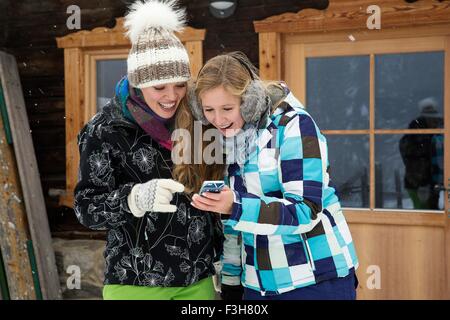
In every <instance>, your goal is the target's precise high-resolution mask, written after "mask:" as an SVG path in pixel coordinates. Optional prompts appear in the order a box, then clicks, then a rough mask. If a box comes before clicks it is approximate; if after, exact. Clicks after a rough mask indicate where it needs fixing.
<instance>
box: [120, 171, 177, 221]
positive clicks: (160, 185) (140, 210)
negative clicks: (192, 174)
mask: <svg viewBox="0 0 450 320" xmlns="http://www.w3.org/2000/svg"><path fill="white" fill-rule="evenodd" d="M183 191H184V186H183V185H182V184H181V183H179V182H177V181H175V180H172V179H152V180H150V181H148V182H146V183H138V184H136V185H135V186H134V187H133V188H132V189H131V192H130V194H129V195H128V199H127V200H128V207H129V208H130V211H131V213H132V214H133V215H134V216H135V217H138V218H140V217H142V216H144V214H145V213H146V212H147V211H151V212H175V211H177V207H176V206H174V205H172V204H170V201H172V198H173V193H175V192H183Z"/></svg>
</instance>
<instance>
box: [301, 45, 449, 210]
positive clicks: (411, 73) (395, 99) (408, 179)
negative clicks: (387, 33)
mask: <svg viewBox="0 0 450 320" xmlns="http://www.w3.org/2000/svg"><path fill="white" fill-rule="evenodd" d="M372 58H373V62H374V63H373V70H371V67H370V66H371V63H370V59H371V55H356V56H355V55H353V56H339V57H333V56H331V57H309V58H307V59H306V106H307V109H308V111H309V112H310V114H311V115H312V116H313V118H314V119H315V120H316V122H317V124H318V126H319V128H320V129H321V130H322V131H323V132H324V134H325V135H326V136H327V140H328V145H329V153H330V165H331V172H332V175H331V177H332V184H333V185H334V186H335V188H336V190H337V192H338V195H339V197H340V199H341V202H342V205H343V206H345V207H352V208H370V202H369V201H368V200H369V192H370V187H369V184H370V178H369V175H370V174H369V170H370V165H371V163H370V159H373V161H372V166H373V167H374V173H375V174H374V182H375V183H374V188H373V190H372V192H373V193H374V199H375V203H374V206H375V208H381V209H417V210H443V209H444V203H443V191H442V189H443V186H444V177H443V145H444V141H443V140H444V136H443V131H442V128H443V125H444V121H443V111H444V108H443V101H444V52H443V51H434V52H407V53H395V54H373V55H372ZM371 77H372V80H371ZM371 81H372V82H373V84H374V86H373V92H372V93H373V96H374V110H373V113H372V114H370V110H369V109H370V93H371V92H370V91H371V85H370V84H371ZM371 122H372V123H373V124H374V129H373V130H370V123H371ZM424 130H425V131H424ZM370 140H373V142H374V149H373V151H372V152H371V151H370ZM371 153H372V154H371ZM371 156H372V157H371Z"/></svg>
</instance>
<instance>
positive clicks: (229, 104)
mask: <svg viewBox="0 0 450 320" xmlns="http://www.w3.org/2000/svg"><path fill="white" fill-rule="evenodd" d="M233 106H234V104H232V103H228V104H223V105H221V106H218V107H219V108H220V107H222V108H223V107H233ZM203 108H212V107H210V106H203Z"/></svg>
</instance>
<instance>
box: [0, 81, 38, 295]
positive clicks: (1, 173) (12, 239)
mask: <svg viewBox="0 0 450 320" xmlns="http://www.w3.org/2000/svg"><path fill="white" fill-rule="evenodd" d="M2 88H3V85H1V86H0V108H1V109H2V111H3V110H4V112H2V116H1V119H0V163H1V166H0V181H1V184H2V186H3V187H2V192H1V196H0V255H2V257H0V263H1V261H2V260H3V266H0V268H4V269H2V270H4V272H5V274H4V276H5V279H0V281H1V280H3V281H5V282H7V283H8V287H9V288H8V289H9V298H10V299H13V300H19V299H20V300H22V299H26V300H28V299H35V298H36V293H35V290H34V283H33V277H32V271H31V267H30V266H31V264H30V259H29V256H28V252H27V240H28V237H29V235H28V227H27V222H26V221H27V218H26V211H25V207H24V205H23V201H22V199H23V196H22V190H21V188H20V182H19V175H18V173H17V164H16V160H15V157H14V150H13V147H12V146H11V145H9V144H8V143H7V138H6V134H5V132H6V130H5V129H6V127H8V126H9V124H8V121H5V118H4V117H5V116H6V117H7V116H8V115H7V111H6V105H5V101H4V99H3V89H2ZM4 124H5V125H4ZM0 271H1V270H0ZM2 273H3V272H0V274H2ZM0 278H2V277H1V275H0ZM4 285H6V283H5V284H4ZM2 287H3V286H2ZM3 289H6V286H5V287H3ZM0 291H1V290H0ZM5 299H6V296H5Z"/></svg>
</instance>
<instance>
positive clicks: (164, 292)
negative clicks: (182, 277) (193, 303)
mask: <svg viewBox="0 0 450 320" xmlns="http://www.w3.org/2000/svg"><path fill="white" fill-rule="evenodd" d="M103 299H104V300H214V299H215V290H214V285H213V281H212V277H209V278H205V279H202V280H200V281H199V282H197V283H194V284H191V285H190V286H188V287H143V286H127V285H116V284H110V285H105V286H104V287H103Z"/></svg>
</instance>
